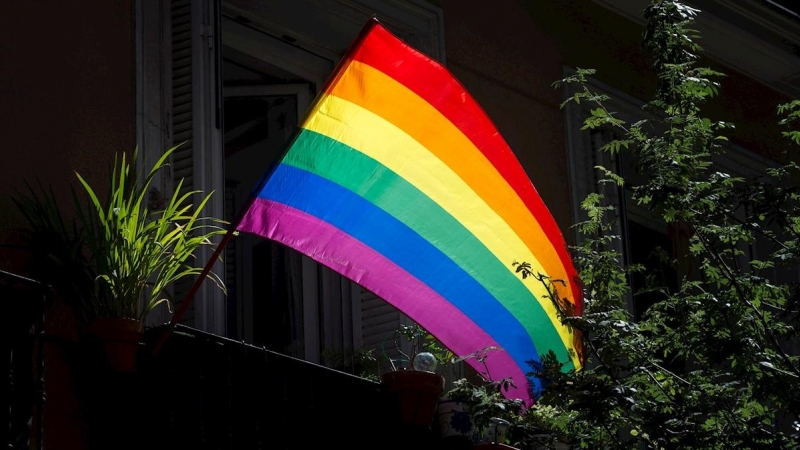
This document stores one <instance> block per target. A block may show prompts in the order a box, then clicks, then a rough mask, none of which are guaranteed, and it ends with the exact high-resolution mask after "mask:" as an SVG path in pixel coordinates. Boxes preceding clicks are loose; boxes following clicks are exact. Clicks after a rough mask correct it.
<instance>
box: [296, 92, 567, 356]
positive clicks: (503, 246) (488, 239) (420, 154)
mask: <svg viewBox="0 0 800 450" xmlns="http://www.w3.org/2000/svg"><path fill="white" fill-rule="evenodd" d="M303 128H306V129H309V130H312V131H315V132H317V133H320V134H324V135H325V136H328V137H330V138H331V139H334V140H337V141H339V142H342V143H343V144H345V145H348V146H350V147H352V148H354V149H356V150H358V151H360V152H362V153H364V154H365V155H367V156H369V157H371V158H373V159H375V160H377V161H378V162H380V163H381V164H383V165H385V166H386V167H388V168H389V169H391V170H392V171H394V172H395V173H397V174H398V175H399V176H400V177H402V178H404V179H406V180H407V181H408V182H409V183H411V184H412V185H414V186H416V187H417V188H418V189H419V190H420V191H422V192H423V193H425V195H427V196H428V197H430V198H431V199H432V200H433V201H434V202H436V203H438V204H439V205H440V206H442V207H443V208H444V209H445V210H446V211H447V212H448V213H450V214H451V215H452V216H453V217H454V218H455V219H456V220H458V221H459V222H461V223H462V224H463V225H464V227H465V228H467V229H468V230H469V231H470V232H471V233H473V234H474V235H475V236H476V237H477V238H478V239H479V240H480V241H481V242H483V243H484V245H486V247H487V248H488V249H489V251H491V252H492V253H494V254H495V255H496V256H497V258H498V259H499V260H500V261H501V262H504V263H505V264H508V267H509V270H512V268H511V262H512V261H514V260H518V261H528V262H530V263H531V268H532V270H533V271H534V273H536V272H541V273H545V272H544V269H543V268H542V266H541V264H540V263H539V261H538V259H537V258H536V257H535V256H534V255H533V253H531V251H530V250H529V249H528V247H527V246H526V245H525V243H524V242H523V241H522V240H521V239H520V238H519V236H517V234H516V233H514V231H513V230H512V229H511V228H510V227H509V226H508V224H507V223H506V222H505V221H504V220H503V219H502V218H501V217H500V216H499V215H497V213H496V212H495V211H494V210H492V209H491V208H490V207H489V206H488V205H487V204H486V203H485V202H484V201H483V200H482V199H481V198H480V197H478V196H477V195H476V194H475V192H474V191H473V190H472V189H471V188H470V187H469V186H468V185H467V184H466V183H465V182H464V181H463V180H462V179H461V178H460V177H459V176H458V175H457V174H456V173H454V172H453V171H452V170H451V169H450V168H449V167H448V166H447V165H445V164H444V163H443V162H442V161H441V160H439V159H438V158H436V157H435V156H434V155H433V154H431V153H430V152H429V151H428V150H427V149H426V148H425V147H423V146H422V145H420V143H419V142H417V141H415V140H414V139H413V138H411V137H410V136H409V135H408V134H406V133H405V132H403V130H401V129H399V128H397V127H396V126H395V125H393V124H391V123H389V122H387V121H386V120H384V119H383V118H381V117H379V116H377V115H375V114H373V113H372V112H370V111H369V110H367V109H364V108H362V107H360V106H358V105H356V104H354V103H351V102H348V101H346V100H343V99H341V98H338V97H335V96H332V95H325V96H323V97H322V98H320V100H319V102H318V103H317V105H316V106H315V108H314V110H313V111H311V114H310V115H309V118H308V119H307V120H306V122H305V123H304V124H303ZM467 198H473V199H475V201H465V200H464V199H467ZM547 245H550V243H549V242H548V243H547ZM524 284H525V286H526V287H527V288H528V290H529V291H530V292H531V293H532V294H533V295H534V296H535V297H536V299H537V300H538V301H539V304H540V305H541V306H542V308H544V310H545V311H546V312H547V315H548V316H549V317H550V320H551V322H552V323H553V325H554V326H555V328H556V330H557V331H558V334H559V336H560V337H561V340H562V342H563V343H564V346H565V347H566V348H573V337H572V335H571V333H570V330H569V329H567V328H566V327H565V326H563V325H562V324H561V322H560V321H559V320H558V316H557V313H556V310H555V307H554V306H553V304H552V302H551V300H549V299H546V298H545V296H546V295H547V291H546V289H545V288H544V286H542V284H541V283H539V282H536V281H535V280H531V281H530V282H526V283H524ZM525 300H526V299H498V301H500V302H501V303H502V304H504V305H505V306H506V308H508V309H509V311H511V313H512V314H514V315H518V314H517V313H516V311H520V310H524V309H525V308H526V307H530V305H526V304H525ZM573 362H574V364H575V366H576V367H579V366H580V362H579V361H576V358H573Z"/></svg>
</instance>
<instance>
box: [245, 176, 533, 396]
mask: <svg viewBox="0 0 800 450" xmlns="http://www.w3.org/2000/svg"><path fill="white" fill-rule="evenodd" d="M259 197H260V198H262V199H267V200H272V201H275V202H278V203H282V204H285V205H288V206H291V207H293V208H295V209H298V210H301V211H303V212H305V213H307V214H310V215H313V216H315V217H317V218H319V219H321V220H323V221H325V222H328V223H330V224H331V225H333V226H335V227H336V228H338V229H340V230H342V231H343V232H345V233H347V234H349V235H351V236H353V237H354V238H356V239H358V240H359V241H361V242H363V243H364V244H366V245H368V246H369V247H371V248H373V249H374V250H375V251H376V252H378V253H380V254H382V255H384V256H385V257H386V258H388V259H389V260H391V261H393V262H394V263H395V264H397V265H398V266H400V267H402V268H403V269H404V270H406V271H407V272H408V273H410V274H411V275H413V276H414V277H416V278H417V279H419V280H420V281H422V282H423V283H425V284H427V285H428V286H429V287H430V288H431V289H433V290H434V291H436V292H437V293H439V295H441V296H442V297H443V298H445V299H447V300H448V301H449V302H450V303H452V304H453V305H454V306H455V307H456V308H458V309H459V310H461V311H462V312H463V313H464V314H465V315H466V316H467V317H469V318H470V319H472V320H473V321H474V322H475V323H476V324H477V325H478V326H479V327H481V328H482V329H483V330H485V331H486V332H487V333H488V334H489V335H490V336H492V337H493V338H494V339H495V340H496V341H497V343H498V344H499V345H500V346H501V347H502V348H503V349H504V350H505V351H506V352H508V353H509V355H511V357H512V358H513V359H514V361H515V362H516V363H517V364H518V365H519V366H520V368H521V369H522V371H523V372H528V371H530V366H529V364H528V361H530V360H533V361H537V362H538V361H540V358H539V353H538V352H537V351H536V348H535V346H534V344H533V342H532V341H531V339H530V337H529V336H528V333H527V331H526V330H525V329H524V328H523V326H522V325H521V324H520V322H519V321H518V320H517V319H516V318H515V317H514V316H513V315H512V314H511V313H510V312H509V311H508V310H507V309H506V308H505V307H504V306H503V305H502V304H500V303H499V302H498V301H497V300H496V299H495V298H494V297H493V296H492V295H491V294H490V293H489V292H488V291H487V290H486V288H484V287H483V286H482V285H481V284H480V283H478V282H477V281H476V280H475V279H474V278H473V277H472V276H470V275H469V274H468V273H467V272H465V271H464V270H463V269H462V268H461V267H459V266H458V264H456V263H455V262H453V261H452V260H450V258H448V257H447V256H446V255H445V254H444V253H442V252H441V251H440V250H439V249H437V248H436V247H435V246H434V245H432V244H431V243H430V242H428V241H427V240H425V239H424V238H422V237H421V236H420V235H419V234H417V233H416V232H414V231H413V230H412V229H411V228H409V227H408V226H407V225H405V224H404V223H402V222H400V221H399V220H397V219H395V218H394V217H392V216H391V215H389V214H388V213H386V212H385V211H384V210H382V209H380V208H378V207H376V206H375V205H373V204H372V203H370V202H368V201H366V200H365V199H363V198H362V197H360V196H358V195H356V194H354V193H353V192H352V191H350V190H347V189H345V188H343V187H341V186H339V185H338V184H336V183H333V182H331V181H329V180H327V179H325V178H322V177H319V176H317V175H315V174H313V173H311V172H308V171H305V170H302V169H299V168H297V167H294V166H290V165H286V164H280V165H279V166H278V167H277V169H276V170H275V172H274V173H273V174H272V177H271V178H270V180H269V181H268V182H267V184H266V185H265V186H264V188H263V189H262V191H261V192H260V193H259ZM410 206H411V207H413V205H410ZM532 306H533V305H532ZM475 350H476V351H478V350H481V349H475ZM531 381H532V383H533V384H535V385H536V386H532V387H533V388H534V389H535V390H536V389H538V388H539V387H540V386H539V382H538V380H531Z"/></svg>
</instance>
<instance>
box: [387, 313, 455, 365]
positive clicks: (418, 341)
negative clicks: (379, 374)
mask: <svg viewBox="0 0 800 450" xmlns="http://www.w3.org/2000/svg"><path fill="white" fill-rule="evenodd" d="M404 341H405V342H408V343H409V344H410V351H409V352H408V353H406V352H405V351H403V345H402V342H404ZM393 342H394V347H395V350H396V351H397V353H398V354H400V356H401V359H399V360H395V359H389V363H390V364H391V366H392V370H413V369H414V365H413V362H414V359H415V358H416V357H417V356H418V355H419V354H420V353H430V354H431V355H432V356H433V357H434V358H435V360H436V364H437V367H439V368H442V367H445V366H447V365H448V364H450V363H452V362H455V359H456V357H455V355H454V354H453V352H451V351H450V350H448V349H447V348H446V347H444V346H443V345H442V344H441V343H440V342H439V341H438V340H437V339H436V338H435V337H433V335H431V334H430V333H428V331H427V330H425V329H424V328H422V327H421V326H419V325H417V324H412V325H405V324H401V325H400V326H399V327H398V328H397V329H396V330H395V331H394V338H393Z"/></svg>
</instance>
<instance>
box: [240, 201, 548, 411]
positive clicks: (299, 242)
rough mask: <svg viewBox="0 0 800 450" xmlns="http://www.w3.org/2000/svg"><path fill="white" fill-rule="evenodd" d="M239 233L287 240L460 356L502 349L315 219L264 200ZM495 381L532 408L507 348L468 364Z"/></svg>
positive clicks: (408, 278)
mask: <svg viewBox="0 0 800 450" xmlns="http://www.w3.org/2000/svg"><path fill="white" fill-rule="evenodd" d="M238 230H240V231H245V232H249V233H253V234H257V235H259V236H264V237H267V238H269V239H272V240H275V241H278V242H281V243H283V244H285V245H287V246H289V247H291V248H293V249H295V250H297V251H299V252H301V253H303V254H305V255H307V256H309V257H310V258H312V259H314V260H315V261H317V262H319V263H321V264H324V265H326V266H328V267H330V268H331V269H333V270H335V271H336V272H339V273H340V274H342V275H344V276H345V277H347V278H349V279H351V280H353V281H355V282H356V283H358V284H360V285H361V286H363V287H365V288H367V289H369V290H370V291H372V292H374V293H375V294H376V295H378V296H380V297H381V298H383V299H384V300H386V301H387V302H389V303H391V304H392V305H394V306H395V307H396V308H397V309H399V310H401V311H403V312H404V313H406V314H407V315H408V316H409V317H411V318H412V319H413V320H414V321H415V322H417V323H418V324H420V326H422V327H423V328H425V329H426V330H428V331H429V332H430V333H431V334H432V335H434V336H436V338H437V339H439V340H440V341H441V342H442V343H443V344H444V345H446V346H447V347H448V348H449V349H450V350H451V351H452V352H453V353H455V354H457V355H466V354H470V353H473V352H475V351H478V350H481V349H484V348H486V347H490V346H494V347H499V345H497V343H496V342H495V341H494V339H492V338H491V337H490V336H489V335H488V334H486V333H485V332H484V331H483V330H482V329H481V328H479V327H478V326H477V325H475V323H474V322H473V321H472V320H470V319H469V318H468V317H467V316H465V315H464V314H463V313H462V312H461V311H460V310H458V309H457V308H455V307H454V306H453V305H452V304H451V303H450V302H448V301H447V300H446V299H444V298H443V297H441V296H440V295H439V294H437V293H436V292H435V291H433V290H432V289H431V288H430V287H428V286H427V285H426V284H424V283H422V282H420V281H419V280H418V279H417V278H415V277H413V276H412V275H411V274H409V273H408V272H406V271H405V270H403V269H402V268H400V267H399V266H397V265H396V264H394V263H393V262H392V261H390V260H388V259H386V258H385V257H383V255H381V254H380V253H377V252H375V251H374V250H372V248H370V247H367V246H366V245H364V244H363V243H362V242H361V241H359V240H357V239H354V238H353V237H352V236H350V235H348V234H346V233H344V232H342V231H341V230H339V229H338V228H335V227H333V226H332V225H330V224H329V223H327V222H324V221H322V220H320V219H318V218H316V217H314V216H311V215H308V214H306V213H304V212H302V211H300V210H297V209H294V208H291V207H289V206H286V205H283V204H280V203H275V202H272V201H269V200H264V199H261V198H258V199H256V200H255V202H254V203H253V205H252V206H251V207H250V209H249V210H248V211H247V213H246V214H245V216H244V218H243V219H242V221H241V223H240V224H239V226H238ZM466 362H467V363H468V364H470V365H471V366H472V367H473V368H475V369H476V370H477V371H478V372H484V371H485V370H486V369H487V368H488V370H489V373H490V374H491V375H492V378H493V379H495V380H500V379H503V378H506V377H512V379H513V380H514V383H515V384H516V385H517V387H516V388H513V387H512V388H510V389H509V392H508V393H507V396H509V397H511V398H520V399H522V400H523V401H525V403H526V404H527V405H531V404H532V402H533V401H532V399H531V397H530V394H529V393H528V382H527V378H526V377H525V373H524V372H523V371H522V369H521V368H520V367H519V366H518V365H517V364H516V363H515V362H514V360H513V359H512V358H511V357H510V356H509V354H508V353H507V352H506V351H504V350H496V351H492V352H490V353H489V356H488V357H487V358H486V365H487V367H483V365H482V364H481V363H479V362H478V361H476V360H475V359H474V358H473V359H468V360H467V361H466Z"/></svg>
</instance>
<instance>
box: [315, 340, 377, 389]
mask: <svg viewBox="0 0 800 450" xmlns="http://www.w3.org/2000/svg"><path fill="white" fill-rule="evenodd" d="M321 356H322V362H323V364H324V365H325V366H326V367H330V368H331V369H336V370H339V371H341V372H346V373H349V374H352V375H356V376H358V377H361V378H366V379H368V380H372V381H380V376H379V372H380V370H379V369H380V364H378V359H377V358H376V357H375V350H374V349H371V348H370V349H365V348H357V349H355V350H352V349H344V350H335V349H326V350H324V351H323V352H322V355H321Z"/></svg>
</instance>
